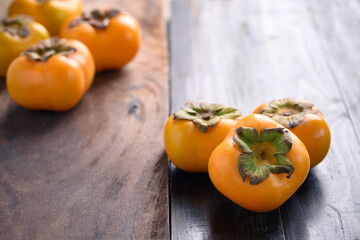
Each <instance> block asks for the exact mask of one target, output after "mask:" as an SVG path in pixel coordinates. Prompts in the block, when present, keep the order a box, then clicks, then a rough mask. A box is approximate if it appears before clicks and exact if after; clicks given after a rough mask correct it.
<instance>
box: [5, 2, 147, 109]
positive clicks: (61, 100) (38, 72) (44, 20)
mask: <svg viewBox="0 0 360 240" xmlns="http://www.w3.org/2000/svg"><path fill="white" fill-rule="evenodd" d="M82 11H83V4H82V1H81V0H62V1H55V0H33V1H28V0H14V1H13V2H12V3H11V5H10V7H9V12H8V15H9V17H7V18H5V19H3V20H1V21H0V77H6V86H7V89H8V92H9V94H10V96H11V97H12V99H13V100H14V101H15V102H16V103H17V104H19V105H20V106H22V107H25V108H28V109H33V110H52V111H66V110H69V109H71V108H73V107H74V106H75V105H76V104H77V103H78V102H79V101H80V99H81V98H82V96H83V95H84V94H85V92H86V91H87V90H88V89H89V88H90V86H91V84H92V82H93V79H94V75H95V72H100V71H103V70H109V69H118V68H121V67H123V66H124V65H125V64H127V63H128V62H130V61H131V60H132V59H133V58H134V57H135V55H136V53H137V52H138V50H139V47H140V42H141V29H140V26H139V23H138V22H137V20H136V19H135V18H134V17H133V16H131V15H130V14H128V13H124V12H121V11H119V10H117V9H112V8H102V9H100V10H99V9H96V10H93V11H91V12H90V13H83V12H82ZM50 36H52V37H50Z"/></svg>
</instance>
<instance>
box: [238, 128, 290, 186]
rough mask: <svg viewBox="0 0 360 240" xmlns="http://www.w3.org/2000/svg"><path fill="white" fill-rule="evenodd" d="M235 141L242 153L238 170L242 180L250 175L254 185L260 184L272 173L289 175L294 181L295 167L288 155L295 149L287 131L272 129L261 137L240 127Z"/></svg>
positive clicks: (256, 132)
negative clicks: (292, 176)
mask: <svg viewBox="0 0 360 240" xmlns="http://www.w3.org/2000/svg"><path fill="white" fill-rule="evenodd" d="M235 132H236V134H235V135H234V137H233V140H234V142H235V143H236V144H237V145H238V146H239V148H240V150H241V151H242V153H241V154H240V157H239V161H238V169H239V173H240V176H241V178H242V180H243V181H244V182H245V180H246V178H247V177H248V176H250V184H251V185H257V184H259V183H261V182H262V181H264V180H265V179H266V178H268V177H269V176H270V173H275V174H277V173H287V174H288V175H287V178H290V177H291V175H292V174H293V172H294V170H295V168H294V166H293V165H292V163H291V162H290V160H289V158H288V157H287V156H286V154H287V153H288V152H289V151H290V149H291V147H292V139H291V135H290V133H289V130H287V129H286V128H268V129H263V130H261V132H260V134H259V133H258V131H257V130H256V129H255V128H251V127H240V128H238V129H236V130H235Z"/></svg>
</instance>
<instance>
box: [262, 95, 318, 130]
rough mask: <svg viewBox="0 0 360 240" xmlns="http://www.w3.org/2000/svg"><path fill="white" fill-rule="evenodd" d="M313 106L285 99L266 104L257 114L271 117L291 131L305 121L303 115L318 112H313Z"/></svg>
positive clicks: (304, 102)
mask: <svg viewBox="0 0 360 240" xmlns="http://www.w3.org/2000/svg"><path fill="white" fill-rule="evenodd" d="M313 106H314V104H312V103H309V102H306V101H301V100H296V99H293V98H285V99H281V100H274V101H272V102H270V103H268V104H266V105H265V106H264V107H263V108H261V109H260V110H259V111H258V112H257V113H259V114H263V115H266V116H268V117H271V118H272V119H274V120H275V121H277V122H278V123H280V124H282V125H284V126H285V127H287V128H290V129H292V128H294V127H296V126H297V125H298V124H300V123H301V122H303V121H304V120H305V114H316V113H318V112H319V111H318V110H313V109H312V108H313Z"/></svg>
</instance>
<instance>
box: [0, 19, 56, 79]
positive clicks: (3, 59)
mask: <svg viewBox="0 0 360 240" xmlns="http://www.w3.org/2000/svg"><path fill="white" fill-rule="evenodd" d="M28 29H29V35H27V36H26V37H19V36H14V35H11V34H9V33H6V32H2V33H0V77H5V76H6V72H7V69H8V67H9V65H10V63H11V62H12V61H13V60H14V59H15V58H16V57H17V56H19V54H20V53H21V52H22V51H25V50H26V49H27V48H28V47H30V46H31V45H34V44H35V43H37V42H39V41H41V40H44V39H47V38H49V37H50V35H49V33H48V31H47V30H46V28H45V27H44V26H43V25H41V24H40V23H37V22H31V23H29V24H28Z"/></svg>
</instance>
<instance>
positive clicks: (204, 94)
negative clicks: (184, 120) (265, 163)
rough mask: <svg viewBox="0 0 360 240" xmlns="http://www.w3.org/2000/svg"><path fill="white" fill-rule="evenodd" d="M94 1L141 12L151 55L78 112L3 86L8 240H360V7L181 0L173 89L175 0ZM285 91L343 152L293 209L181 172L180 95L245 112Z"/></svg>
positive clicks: (106, 77)
mask: <svg viewBox="0 0 360 240" xmlns="http://www.w3.org/2000/svg"><path fill="white" fill-rule="evenodd" d="M9 2H10V0H6V1H2V2H1V3H0V6H1V7H0V12H1V13H4V12H5V9H6V7H5V6H7V5H8V3H9ZM84 2H85V7H86V8H87V9H92V8H93V7H95V6H101V5H116V6H122V7H123V8H124V9H126V10H128V11H129V12H130V13H132V14H134V15H135V16H136V17H137V18H138V19H139V20H140V23H141V25H142V27H143V30H144V31H143V39H144V42H143V45H142V49H141V51H140V53H139V55H138V56H137V57H136V59H135V61H134V62H133V63H131V64H130V65H128V66H127V67H125V68H124V69H123V70H120V71H110V72H105V73H101V74H98V75H97V76H96V79H95V83H94V86H93V87H92V88H91V89H90V91H89V92H88V93H87V94H86V95H85V97H84V99H83V100H82V101H81V102H80V104H79V105H78V106H77V107H76V108H75V109H73V110H72V111H70V112H67V113H50V112H33V111H28V110H25V109H22V108H20V107H18V106H16V105H15V103H13V102H12V100H11V99H10V98H9V96H8V94H7V91H6V89H5V84H4V81H1V82H0V239H1V240H2V239H6V240H7V239H169V238H171V239H180V240H186V239H191V240H193V239H315V240H317V239H360V227H359V226H360V167H359V163H360V157H359V156H360V130H359V129H360V123H359V121H358V119H359V118H360V107H359V106H360V104H359V103H360V94H359V93H360V79H359V78H360V74H359V66H360V50H359V49H360V35H359V34H358V29H360V28H359V27H360V2H359V1H356V0H348V1H339V0H328V1H324V0H305V1H302V0H291V1H287V0H274V1H268V0H257V1H254V0H222V1H220V0H172V2H171V13H172V16H171V20H170V22H169V33H168V36H169V39H168V42H169V50H170V56H169V57H170V60H171V65H170V67H171V71H170V85H171V87H170V89H168V81H167V60H166V59H167V56H166V51H165V49H166V46H165V35H164V33H165V32H164V28H163V26H162V24H163V22H162V14H161V6H162V5H163V4H164V2H163V1H161V0H146V1H143V0H136V1H133V0H132V1H126V0H106V1H96V0H87V1H86V0H85V1H84ZM165 16H167V14H165ZM284 97H295V98H303V99H308V100H310V101H313V102H314V103H316V104H317V105H318V106H319V107H320V109H321V110H322V111H323V113H324V115H325V117H326V119H327V121H328V123H329V126H330V129H331V133H332V144H331V149H330V151H329V154H328V156H327V157H326V159H325V160H324V162H323V163H321V164H320V165H318V166H317V167H316V168H314V169H312V170H311V171H310V173H309V176H308V178H307V180H306V181H305V183H304V184H303V185H302V186H301V187H300V189H299V190H298V191H297V192H296V193H295V194H294V195H293V196H292V197H291V198H290V199H289V200H288V201H287V202H286V203H285V204H284V205H283V206H282V207H280V208H279V209H276V210H274V211H272V212H269V213H264V214H258V213H252V212H250V211H247V210H245V209H243V208H241V207H239V206H237V205H236V204H234V203H232V202H231V201H230V200H228V199H226V198H225V197H224V196H222V195H221V194H220V193H219V192H218V191H217V190H216V189H215V188H214V187H213V186H212V184H211V182H210V180H209V178H208V175H207V174H189V173H185V172H183V171H180V170H177V169H176V168H175V167H174V166H173V165H170V168H169V169H170V176H169V177H168V173H167V170H168V169H167V160H166V156H165V155H164V150H163V144H162V128H163V125H164V121H165V119H166V116H167V115H168V113H169V111H168V102H169V100H170V103H171V104H170V108H171V109H170V112H171V113H173V112H174V111H176V110H178V109H179V108H180V107H181V106H182V105H183V104H184V103H185V102H187V101H190V100H197V101H210V102H212V101H216V102H220V103H223V104H227V105H230V106H236V107H238V108H239V109H241V111H242V112H243V114H245V115H246V114H250V113H251V112H252V111H253V109H255V107H257V106H258V105H259V104H261V103H264V102H267V101H271V100H273V99H279V98H284ZM168 180H169V185H168ZM168 187H169V188H168ZM168 190H170V192H168ZM168 194H169V196H170V199H169V198H168ZM169 210H170V211H169ZM169 220H170V224H169Z"/></svg>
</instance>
